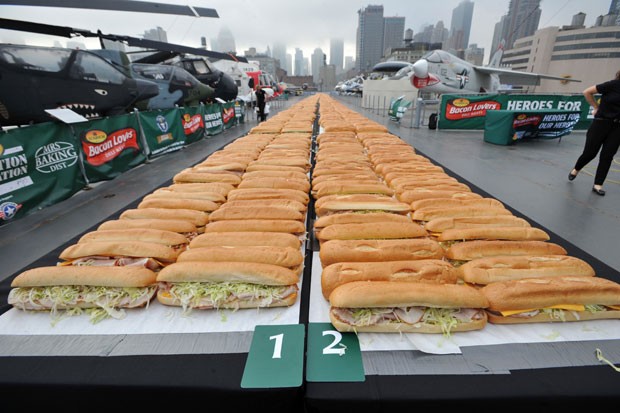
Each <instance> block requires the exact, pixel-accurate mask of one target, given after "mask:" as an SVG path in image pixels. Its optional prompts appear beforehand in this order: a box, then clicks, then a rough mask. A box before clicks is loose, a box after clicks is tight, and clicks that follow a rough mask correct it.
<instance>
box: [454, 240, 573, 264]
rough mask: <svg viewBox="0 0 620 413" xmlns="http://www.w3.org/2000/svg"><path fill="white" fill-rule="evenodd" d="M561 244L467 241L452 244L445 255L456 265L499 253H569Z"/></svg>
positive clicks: (512, 254) (546, 242)
mask: <svg viewBox="0 0 620 413" xmlns="http://www.w3.org/2000/svg"><path fill="white" fill-rule="evenodd" d="M567 254H568V253H567V251H566V249H564V247H562V246H561V245H558V244H555V243H553V242H548V241H501V240H500V241H495V240H492V241H485V240H475V241H465V242H459V243H456V244H453V245H451V246H450V247H448V249H447V250H446V252H445V257H446V258H447V259H448V260H450V261H451V262H452V264H453V265H455V266H460V265H462V264H464V263H465V262H466V261H471V260H475V259H477V258H485V257H494V256H498V255H510V256H515V255H567Z"/></svg>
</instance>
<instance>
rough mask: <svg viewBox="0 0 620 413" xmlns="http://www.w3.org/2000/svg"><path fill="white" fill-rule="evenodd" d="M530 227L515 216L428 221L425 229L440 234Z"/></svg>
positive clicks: (487, 216)
mask: <svg viewBox="0 0 620 413" xmlns="http://www.w3.org/2000/svg"><path fill="white" fill-rule="evenodd" d="M504 226H510V227H529V226H531V225H530V223H529V222H527V221H526V220H525V219H523V218H519V217H517V216H514V215H483V216H478V217H446V218H435V219H431V220H430V221H427V222H426V223H425V224H424V228H426V230H427V231H429V232H433V233H440V232H443V231H446V230H448V229H457V228H477V227H504Z"/></svg>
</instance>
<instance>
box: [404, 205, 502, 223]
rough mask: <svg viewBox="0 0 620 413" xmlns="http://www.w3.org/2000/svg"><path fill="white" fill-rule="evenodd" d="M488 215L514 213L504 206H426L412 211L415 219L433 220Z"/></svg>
mask: <svg viewBox="0 0 620 413" xmlns="http://www.w3.org/2000/svg"><path fill="white" fill-rule="evenodd" d="M488 215H512V212H510V211H509V210H507V209H506V208H503V207H502V208H497V207H478V206H476V207H472V206H455V207H445V208H441V207H426V208H420V209H417V210H415V211H413V212H412V213H411V218H412V219H413V220H414V221H431V220H433V219H436V218H448V217H452V218H456V217H477V216H488Z"/></svg>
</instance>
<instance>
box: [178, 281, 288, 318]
mask: <svg viewBox="0 0 620 413" xmlns="http://www.w3.org/2000/svg"><path fill="white" fill-rule="evenodd" d="M289 288H290V287H289V286H281V285H275V286H274V285H261V284H250V283H242V282H212V283H210V282H178V283H172V284H171V285H170V290H169V292H170V295H172V297H173V298H175V299H176V300H178V301H179V302H180V304H181V306H182V307H183V312H184V313H188V312H189V311H190V310H191V309H192V308H197V307H201V306H204V305H205V304H204V302H205V301H207V302H209V303H210V304H211V305H212V306H213V308H216V309H217V308H219V307H222V306H223V305H224V304H228V303H234V302H236V301H238V300H255V301H262V302H264V303H265V304H269V303H271V302H273V301H277V300H279V299H281V298H283V297H284V293H285V291H286V290H287V289H289Z"/></svg>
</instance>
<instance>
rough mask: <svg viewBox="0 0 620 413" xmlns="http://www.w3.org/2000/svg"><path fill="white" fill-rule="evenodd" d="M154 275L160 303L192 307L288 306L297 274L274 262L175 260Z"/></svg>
mask: <svg viewBox="0 0 620 413" xmlns="http://www.w3.org/2000/svg"><path fill="white" fill-rule="evenodd" d="M164 269H165V270H166V271H164V270H162V271H160V272H159V273H158V274H157V281H158V283H159V289H158V292H157V299H158V300H159V302H160V303H162V304H165V305H170V306H180V307H183V310H184V311H185V312H188V311H190V310H191V309H233V310H237V309H240V308H264V307H285V306H291V305H293V304H294V303H295V301H296V299H297V291H298V286H297V283H298V282H299V277H298V275H297V274H296V273H295V272H294V271H292V270H289V269H286V268H284V267H280V266H278V265H273V264H261V263H247V262H207V261H195V262H177V263H174V264H173V265H170V266H168V267H166V268H164Z"/></svg>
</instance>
